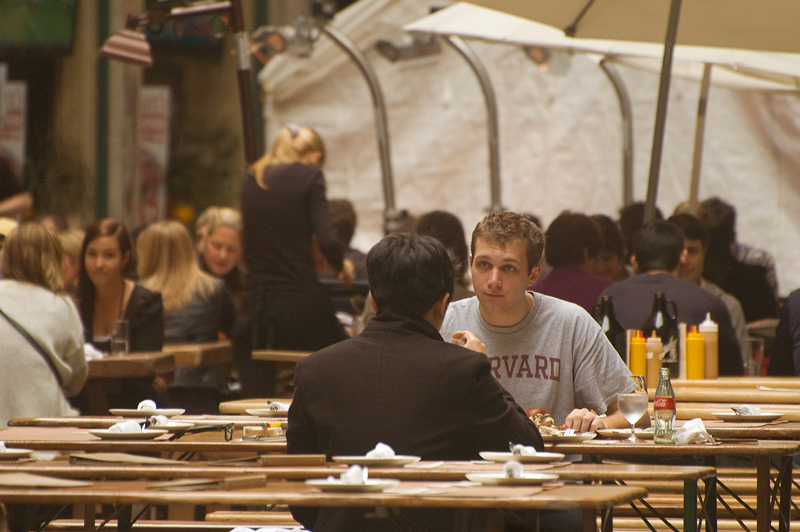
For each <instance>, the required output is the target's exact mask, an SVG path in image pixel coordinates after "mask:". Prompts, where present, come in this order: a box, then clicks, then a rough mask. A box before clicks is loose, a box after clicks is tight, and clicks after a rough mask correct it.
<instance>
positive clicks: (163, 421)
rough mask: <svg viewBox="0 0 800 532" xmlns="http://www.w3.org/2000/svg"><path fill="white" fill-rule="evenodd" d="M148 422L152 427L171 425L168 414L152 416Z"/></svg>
mask: <svg viewBox="0 0 800 532" xmlns="http://www.w3.org/2000/svg"><path fill="white" fill-rule="evenodd" d="M147 422H148V423H149V424H150V426H151V427H164V426H167V425H169V418H168V417H167V416H150V417H149V418H147Z"/></svg>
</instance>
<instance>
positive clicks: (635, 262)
mask: <svg viewBox="0 0 800 532" xmlns="http://www.w3.org/2000/svg"><path fill="white" fill-rule="evenodd" d="M631 268H633V271H634V273H642V272H641V270H640V269H639V261H638V260H636V255H631Z"/></svg>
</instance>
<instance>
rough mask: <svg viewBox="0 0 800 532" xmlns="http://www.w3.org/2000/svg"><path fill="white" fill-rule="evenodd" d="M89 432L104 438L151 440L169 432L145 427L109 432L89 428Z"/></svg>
mask: <svg viewBox="0 0 800 532" xmlns="http://www.w3.org/2000/svg"><path fill="white" fill-rule="evenodd" d="M89 434H94V435H95V436H98V437H100V438H102V439H104V440H152V439H154V438H157V437H159V436H162V435H164V434H169V431H168V430H166V429H145V430H143V431H142V432H111V431H110V430H108V429H94V430H90V431H89Z"/></svg>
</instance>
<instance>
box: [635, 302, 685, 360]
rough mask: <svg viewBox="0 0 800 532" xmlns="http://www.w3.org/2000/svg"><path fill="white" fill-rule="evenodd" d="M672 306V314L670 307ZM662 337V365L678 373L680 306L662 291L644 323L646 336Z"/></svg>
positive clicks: (643, 328)
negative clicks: (669, 299)
mask: <svg viewBox="0 0 800 532" xmlns="http://www.w3.org/2000/svg"><path fill="white" fill-rule="evenodd" d="M669 306H672V314H670V312H669V310H668V307H669ZM653 331H655V333H656V336H658V337H659V338H661V345H662V351H661V352H662V358H661V361H662V365H663V366H664V367H665V368H669V369H670V370H671V371H672V373H673V374H675V375H678V374H679V372H678V370H679V369H680V368H679V362H678V351H679V345H678V342H679V341H680V340H679V338H680V332H679V331H678V307H677V306H676V305H675V302H674V301H667V298H666V297H665V296H664V294H663V293H662V292H658V293H657V294H656V295H655V296H654V297H653V310H652V312H650V315H649V316H648V317H647V320H645V322H644V325H642V332H643V333H644V336H645V338H648V337H650V336H652V335H653Z"/></svg>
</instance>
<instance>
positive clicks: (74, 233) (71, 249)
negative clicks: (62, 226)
mask: <svg viewBox="0 0 800 532" xmlns="http://www.w3.org/2000/svg"><path fill="white" fill-rule="evenodd" d="M56 236H57V238H58V242H59V243H60V244H61V250H62V251H63V252H64V254H65V255H68V256H69V258H70V259H72V262H73V263H75V264H78V263H79V262H80V260H81V245H82V244H83V237H84V233H83V231H81V230H80V229H68V230H66V231H62V232H61V233H58V235H56Z"/></svg>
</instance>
